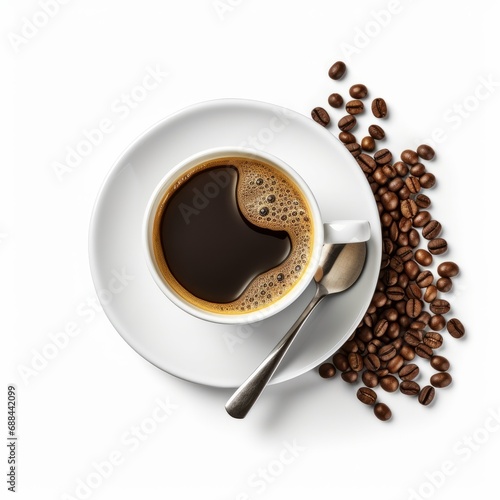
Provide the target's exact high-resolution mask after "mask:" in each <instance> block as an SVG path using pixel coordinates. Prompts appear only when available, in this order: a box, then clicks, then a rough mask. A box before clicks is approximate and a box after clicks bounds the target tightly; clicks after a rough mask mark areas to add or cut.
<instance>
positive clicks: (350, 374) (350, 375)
mask: <svg viewBox="0 0 500 500" xmlns="http://www.w3.org/2000/svg"><path fill="white" fill-rule="evenodd" d="M340 377H341V378H342V380H343V381H344V382H347V383H348V384H354V383H356V382H357V381H358V372H355V371H353V370H347V371H346V372H343V373H342V375H340Z"/></svg>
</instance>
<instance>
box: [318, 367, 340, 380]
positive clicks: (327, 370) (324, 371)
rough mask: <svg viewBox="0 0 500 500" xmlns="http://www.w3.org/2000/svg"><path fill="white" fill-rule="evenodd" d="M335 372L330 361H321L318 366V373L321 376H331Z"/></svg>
mask: <svg viewBox="0 0 500 500" xmlns="http://www.w3.org/2000/svg"><path fill="white" fill-rule="evenodd" d="M335 373H336V370H335V367H334V366H333V365H332V364H331V363H323V364H322V365H321V366H320V367H319V375H320V376H321V377H323V378H332V377H333V376H334V375H335Z"/></svg>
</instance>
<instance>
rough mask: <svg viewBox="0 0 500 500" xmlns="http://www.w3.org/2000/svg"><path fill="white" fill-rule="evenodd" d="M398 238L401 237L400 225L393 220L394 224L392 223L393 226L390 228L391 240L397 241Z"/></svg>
mask: <svg viewBox="0 0 500 500" xmlns="http://www.w3.org/2000/svg"><path fill="white" fill-rule="evenodd" d="M391 213H392V212H391ZM391 218H392V217H391ZM398 237H399V228H398V225H397V224H396V221H394V220H393V222H391V225H390V227H389V238H391V240H392V241H397V240H398Z"/></svg>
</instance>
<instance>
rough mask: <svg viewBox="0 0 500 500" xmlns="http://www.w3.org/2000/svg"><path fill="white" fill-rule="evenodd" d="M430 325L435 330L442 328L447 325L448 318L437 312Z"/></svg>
mask: <svg viewBox="0 0 500 500" xmlns="http://www.w3.org/2000/svg"><path fill="white" fill-rule="evenodd" d="M429 326H430V327H431V328H432V329H433V330H442V329H443V328H444V327H445V326H446V320H445V319H444V316H442V315H441V314H435V315H434V316H432V318H431V319H430V320H429Z"/></svg>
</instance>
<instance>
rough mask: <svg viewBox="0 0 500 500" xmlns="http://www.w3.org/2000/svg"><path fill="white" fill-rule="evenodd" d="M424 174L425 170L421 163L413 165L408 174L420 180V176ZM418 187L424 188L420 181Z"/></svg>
mask: <svg viewBox="0 0 500 500" xmlns="http://www.w3.org/2000/svg"><path fill="white" fill-rule="evenodd" d="M425 172H426V170H425V165H422V163H415V164H414V165H412V166H411V167H410V174H411V175H413V176H415V177H418V178H420V177H421V176H422V175H424V174H425ZM420 187H424V186H423V185H422V181H420Z"/></svg>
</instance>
